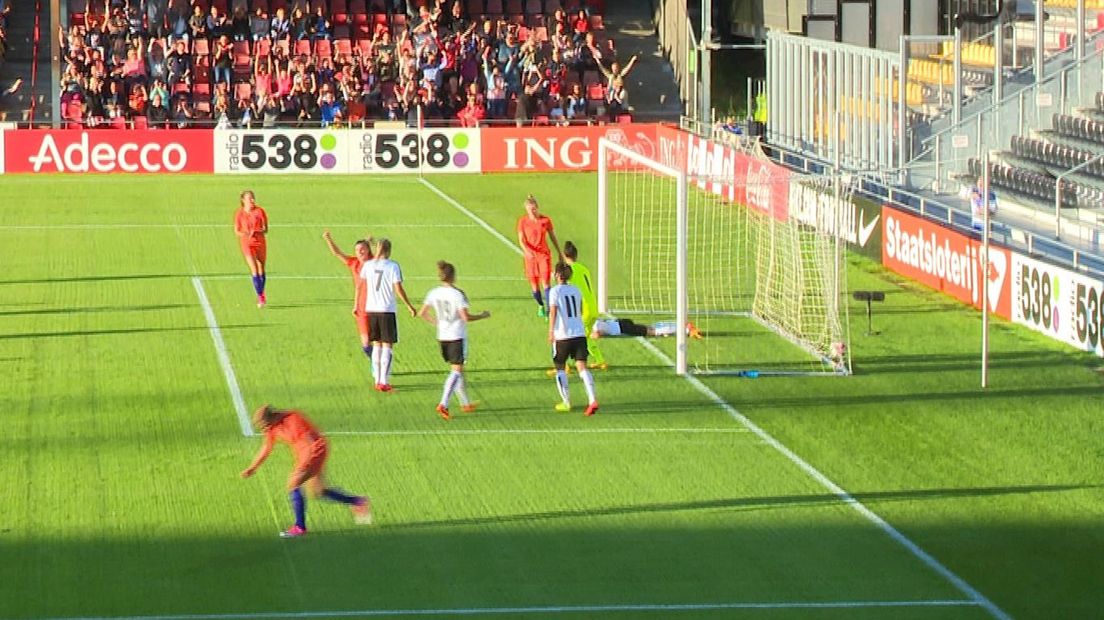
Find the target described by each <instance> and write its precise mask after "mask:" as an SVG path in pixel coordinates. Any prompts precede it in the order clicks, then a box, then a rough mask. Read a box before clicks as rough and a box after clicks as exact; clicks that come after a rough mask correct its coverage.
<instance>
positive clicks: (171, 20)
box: [166, 0, 189, 44]
mask: <svg viewBox="0 0 1104 620" xmlns="http://www.w3.org/2000/svg"><path fill="white" fill-rule="evenodd" d="M166 21H167V23H168V27H169V41H170V42H171V43H173V44H175V42H176V41H177V40H180V39H184V40H188V38H189V37H188V34H189V31H188V2H187V0H171V2H170V3H169V10H168V15H167V16H166Z"/></svg>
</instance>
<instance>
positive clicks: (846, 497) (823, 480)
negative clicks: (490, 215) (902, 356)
mask: <svg viewBox="0 0 1104 620" xmlns="http://www.w3.org/2000/svg"><path fill="white" fill-rule="evenodd" d="M418 180H419V181H421V183H422V185H425V186H426V187H427V188H428V189H429V190H430V191H432V192H433V193H435V194H437V195H438V196H440V197H441V198H442V199H443V200H444V201H446V202H448V203H449V204H450V205H452V206H453V207H455V208H456V209H457V210H459V211H460V212H461V213H463V214H464V215H467V216H468V217H470V218H471V219H472V220H473V221H474V222H475V223H477V224H479V225H480V226H482V227H483V228H484V229H486V230H487V231H488V232H490V233H491V234H492V235H494V236H495V237H496V238H497V239H498V240H499V241H501V242H502V243H504V244H505V245H506V247H508V248H510V249H511V250H513V251H514V252H515V253H517V254H521V253H522V252H521V248H519V247H518V246H516V245H514V243H513V242H512V241H510V240H509V239H507V238H506V237H505V236H503V235H502V233H500V232H498V231H497V230H495V229H494V228H493V227H491V225H490V224H488V223H487V222H486V221H484V220H483V219H482V218H480V217H479V216H478V215H476V214H475V213H472V212H471V211H470V210H468V209H466V208H465V207H464V206H463V205H461V204H460V203H459V202H457V201H456V200H455V199H453V198H452V197H451V196H449V195H448V194H446V193H444V192H442V191H441V190H440V189H438V188H437V187H436V186H435V185H433V184H432V183H430V182H429V181H427V180H425V179H424V178H421V179H418ZM636 340H637V342H639V343H640V344H641V345H643V346H644V348H645V349H648V350H649V351H651V352H652V354H653V355H655V356H656V357H657V358H659V359H661V360H663V361H664V363H666V364H668V365H669V366H672V367H673V366H674V365H675V364H674V362H673V361H672V360H671V358H670V357H668V356H667V355H666V354H665V353H664V352H663V351H660V350H659V349H657V348H656V347H655V345H653V344H652V343H650V342H648V341H647V340H645V339H644V338H640V337H638V338H637V339H636ZM684 378H685V379H686V380H687V382H689V383H690V385H691V386H693V387H694V389H696V390H697V391H698V392H700V393H701V394H702V395H704V396H705V397H706V398H708V399H709V400H710V401H711V402H713V403H714V404H716V405H717V406H719V407H721V408H722V409H724V410H725V411H726V412H727V413H728V415H729V416H730V417H732V419H733V420H735V421H737V422H739V423H740V424H741V425H743V426H744V427H745V428H747V429H748V430H750V431H751V432H753V433H755V434H756V435H757V436H758V437H759V438H760V439H762V440H763V442H764V443H766V444H767V445H769V446H771V447H772V448H774V449H775V450H777V451H778V452H779V453H780V454H782V455H783V456H785V457H786V458H787V459H789V460H790V462H792V463H793V464H794V465H796V466H797V467H798V469H800V470H801V471H804V472H805V473H806V474H807V475H809V476H810V477H811V478H813V479H814V480H816V481H817V482H819V483H820V484H821V485H822V486H823V487H824V488H825V489H827V490H828V491H829V492H831V493H832V494H833V495H835V496H836V497H838V498H839V499H840V501H841V502H843V503H845V504H847V505H849V506H851V508H853V509H854V510H855V511H856V512H858V513H859V514H860V515H862V516H863V517H865V518H866V519H867V520H868V521H870V522H871V523H873V524H874V525H875V526H876V527H877V528H878V529H880V530H882V531H883V532H885V534H886V535H888V536H889V537H890V538H892V539H893V540H895V541H896V542H897V543H898V544H900V545H901V546H902V547H904V548H905V549H906V550H907V551H908V552H909V553H911V554H912V555H913V556H914V557H916V558H917V559H918V560H920V561H921V562H922V563H923V564H924V565H925V566H927V567H928V568H930V569H931V570H932V571H934V572H935V573H936V574H938V575H939V576H941V577H943V578H944V579H945V580H947V581H948V582H949V583H950V584H951V585H953V586H954V587H955V588H957V589H958V591H959V592H961V593H963V594H965V595H966V596H967V597H969V599H970V604H972V605H977V606H979V607H981V608H983V609H985V611H986V612H988V613H989V614H990V615H991V616H993V617H994V618H998V619H1000V620H1010V618H1011V616H1009V615H1008V614H1007V613H1005V612H1004V610H1002V609H1001V608H1000V607H997V605H996V604H995V603H993V601H990V600H989V599H988V598H986V597H985V595H983V594H982V593H981V592H979V591H978V590H976V589H975V588H974V587H973V586H971V585H970V584H969V583H967V582H966V581H965V580H964V579H962V578H961V577H959V576H958V575H956V574H955V573H953V572H952V571H951V569H949V568H947V567H946V566H943V564H942V563H941V562H940V561H939V560H937V559H935V557H934V556H932V555H931V554H930V553H928V552H927V551H924V550H923V549H921V548H920V546H919V545H917V544H916V543H914V542H912V540H910V539H909V538H908V537H906V536H905V535H904V534H902V533H901V532H900V531H898V530H897V528H895V527H893V526H892V525H890V524H889V523H888V522H887V521H886V520H885V519H883V518H881V517H880V516H878V514H877V513H875V512H874V511H873V510H871V509H869V508H867V507H866V505H865V504H863V503H862V502H860V501H859V500H857V499H855V498H854V496H852V495H851V494H850V493H848V492H847V491H845V490H844V489H843V488H842V487H840V486H839V485H837V484H836V483H834V482H832V481H831V480H830V479H829V478H828V477H827V476H825V475H824V474H822V473H821V472H820V471H819V470H818V469H816V468H815V467H813V466H812V465H810V464H809V463H808V462H807V461H805V459H802V458H801V457H800V456H798V455H797V454H796V453H795V452H794V451H793V450H790V449H789V448H787V447H786V446H785V445H784V444H783V443H782V442H780V441H778V440H777V439H775V438H774V437H772V436H771V435H770V434H768V433H767V432H766V431H764V430H763V429H762V428H760V427H759V426H758V425H756V424H755V423H754V422H752V421H751V420H750V419H749V418H748V417H747V416H745V415H744V414H742V413H740V412H739V411H737V410H736V408H735V407H733V406H732V405H731V404H729V402H728V401H726V400H725V399H723V398H721V397H720V396H718V395H717V393H716V392H714V391H713V390H711V389H709V386H707V385H705V384H704V383H702V382H701V380H700V379H698V378H697V377H695V376H693V375H689V374H688V375H686V376H685V377H684Z"/></svg>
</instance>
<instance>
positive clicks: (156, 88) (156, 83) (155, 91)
mask: <svg viewBox="0 0 1104 620" xmlns="http://www.w3.org/2000/svg"><path fill="white" fill-rule="evenodd" d="M154 95H160V96H161V101H162V102H165V101H168V100H169V89H168V88H166V87H165V81H164V80H162V79H161V78H156V79H154V80H153V85H152V86H150V88H149V97H150V101H153V97H154Z"/></svg>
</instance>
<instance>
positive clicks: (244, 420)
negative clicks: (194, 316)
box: [192, 278, 253, 437]
mask: <svg viewBox="0 0 1104 620" xmlns="http://www.w3.org/2000/svg"><path fill="white" fill-rule="evenodd" d="M192 286H194V287H195V292H196V295H197V296H198V297H199V305H200V306H202V307H203V316H205V317H207V328H208V330H209V331H210V332H211V340H212V341H214V343H215V354H216V355H218V361H219V365H220V366H222V374H223V376H225V377H226V385H227V386H229V387H230V400H232V401H233V402H234V411H235V412H237V414H238V422H239V423H240V424H241V432H242V435H245V436H246V437H252V436H253V425H252V424H250V423H249V413H248V412H247V411H246V410H245V399H244V398H242V393H241V388H240V387H238V377H237V376H236V375H235V374H234V367H233V366H231V365H230V354H229V353H228V352H227V351H226V342H225V341H224V340H223V339H222V330H221V329H219V326H218V321H216V320H215V310H214V309H213V308H211V301H210V300H208V299H207V291H206V290H204V288H203V282H202V281H201V280H200V279H199V278H192Z"/></svg>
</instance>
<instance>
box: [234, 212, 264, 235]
mask: <svg viewBox="0 0 1104 620" xmlns="http://www.w3.org/2000/svg"><path fill="white" fill-rule="evenodd" d="M267 230H268V214H267V213H265V211H264V209H262V208H260V207H257V206H254V207H253V208H252V209H251V210H249V211H246V210H245V209H243V208H239V209H238V210H237V212H235V213H234V232H235V233H237V234H238V236H239V237H241V241H242V243H263V242H264V235H265V231H267Z"/></svg>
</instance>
